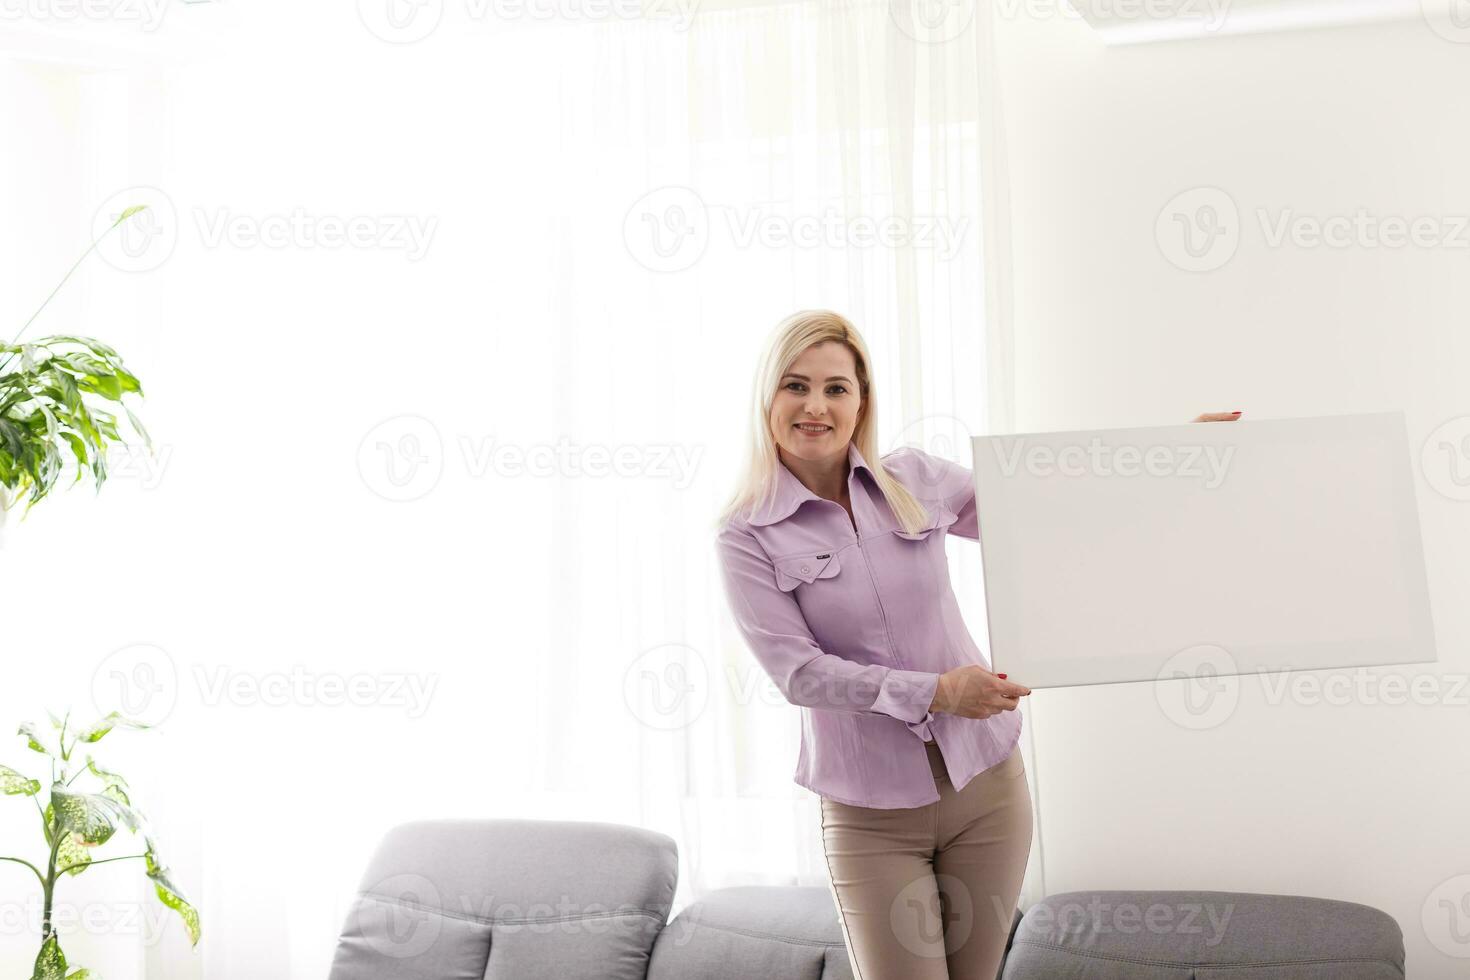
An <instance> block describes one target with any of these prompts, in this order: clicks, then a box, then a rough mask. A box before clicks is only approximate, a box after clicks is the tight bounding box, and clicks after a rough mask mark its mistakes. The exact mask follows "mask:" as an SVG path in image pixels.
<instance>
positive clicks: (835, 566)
mask: <svg viewBox="0 0 1470 980" xmlns="http://www.w3.org/2000/svg"><path fill="white" fill-rule="evenodd" d="M771 564H772V565H773V566H774V567H775V569H776V587H777V588H778V589H780V590H781V591H782V592H790V591H791V590H792V589H794V588H796V587H797V586H798V585H801V584H802V583H806V584H807V585H810V584H811V583H813V582H815V581H816V580H817V579H819V578H831V577H832V576H834V575H836V574H837V573H838V572H839V571H841V569H842V566H841V564H840V563H839V562H838V560H837V552H836V551H834V550H830V549H829V550H827V551H818V552H815V553H813V554H810V555H793V556H791V557H790V558H777V559H776V560H775V561H773V562H772V563H771Z"/></svg>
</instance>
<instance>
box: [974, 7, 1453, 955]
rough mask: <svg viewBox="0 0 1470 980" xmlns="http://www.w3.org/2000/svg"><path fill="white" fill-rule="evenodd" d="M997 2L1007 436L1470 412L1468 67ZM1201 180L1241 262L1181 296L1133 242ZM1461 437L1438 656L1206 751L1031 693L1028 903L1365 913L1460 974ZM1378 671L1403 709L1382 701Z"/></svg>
mask: <svg viewBox="0 0 1470 980" xmlns="http://www.w3.org/2000/svg"><path fill="white" fill-rule="evenodd" d="M1007 9H1010V10H1014V11H1015V14H1014V15H1013V16H1006V15H1002V16H1001V18H1000V22H999V26H998V31H997V42H998V45H999V53H1000V58H1001V60H1002V65H1001V71H1002V78H1003V85H1004V93H1003V104H1004V110H1005V114H1006V123H1007V125H1008V130H1009V160H1010V172H1011V179H1012V183H1013V187H1012V190H1013V199H1012V208H1013V210H1012V227H1013V234H1014V249H1015V259H1014V262H1015V265H1014V272H1015V296H1014V300H1015V323H1014V332H1015V348H1016V365H1015V369H1016V399H1017V401H1016V415H1015V420H1016V426H1015V428H1016V431H1018V432H1026V431H1038V430H1046V429H1064V428H1084V427H1105V426H1123V425H1149V424H1166V423H1175V422H1180V421H1185V420H1187V419H1190V418H1192V417H1194V416H1195V415H1196V414H1198V413H1199V412H1201V411H1216V410H1220V411H1230V410H1235V409H1239V410H1241V411H1243V412H1244V413H1245V415H1244V418H1245V419H1247V420H1249V419H1251V418H1272V417H1290V416H1303V415H1314V414H1324V415H1325V414H1337V413H1350V412H1360V411H1361V412H1369V411H1386V410H1396V409H1402V410H1403V411H1404V412H1405V414H1406V417H1407V420H1408V425H1409V432H1410V438H1411V441H1412V443H1413V447H1414V451H1415V452H1416V453H1417V452H1418V451H1419V449H1420V447H1421V446H1422V445H1423V444H1424V443H1425V441H1426V440H1427V439H1428V437H1429V436H1430V435H1431V433H1432V432H1434V430H1436V429H1437V428H1438V427H1439V426H1441V425H1442V424H1444V423H1447V422H1452V420H1455V419H1457V418H1460V417H1461V416H1466V415H1470V384H1467V383H1466V380H1467V369H1470V336H1467V323H1466V320H1467V312H1470V304H1467V299H1470V275H1467V273H1470V229H1467V228H1461V227H1459V223H1458V222H1455V221H1453V220H1450V219H1451V218H1452V217H1453V216H1464V215H1470V168H1467V166H1466V161H1467V160H1470V126H1467V125H1466V122H1467V119H1466V113H1465V110H1464V102H1463V99H1461V98H1460V97H1459V94H1460V93H1463V92H1465V91H1467V89H1470V46H1466V45H1457V44H1455V43H1451V42H1450V41H1449V40H1447V39H1446V37H1444V36H1441V35H1440V34H1439V33H1436V32H1435V31H1432V30H1431V29H1429V27H1428V26H1427V25H1426V24H1425V23H1424V22H1423V21H1420V20H1403V21H1399V22H1394V23H1388V24H1377V25H1365V26H1356V27H1342V28H1332V29H1322V30H1304V31H1294V32H1288V33H1278V34H1262V35H1250V36H1237V37H1227V38H1214V39H1207V40H1201V41H1185V42H1170V43H1166V44H1150V45H1136V46H1128V47H1117V48H1107V47H1105V46H1103V45H1102V44H1101V42H1100V41H1099V40H1098V38H1097V36H1096V35H1095V34H1094V33H1093V32H1092V31H1091V29H1089V28H1088V27H1087V26H1086V24H1084V23H1082V22H1081V21H1080V20H1078V19H1076V18H1074V17H1068V16H1060V15H1052V16H1047V9H1048V8H1046V6H1045V5H1032V6H1031V7H1030V8H1027V6H1026V5H1024V4H1010V5H1007ZM1202 186H1208V187H1214V188H1217V189H1218V190H1220V191H1224V192H1225V193H1226V194H1228V195H1229V197H1230V198H1231V199H1232V200H1233V202H1234V204H1235V205H1236V207H1237V208H1238V209H1239V213H1240V218H1241V221H1240V224H1239V244H1238V250H1237V251H1236V253H1235V254H1234V256H1233V257H1232V258H1230V259H1229V261H1228V262H1225V263H1224V264H1223V265H1221V266H1220V267H1219V268H1216V269H1213V270H1212V271H1202V272H1191V271H1184V270H1183V269H1181V268H1179V267H1177V266H1176V265H1175V264H1173V263H1172V262H1171V261H1170V259H1169V257H1168V255H1170V254H1172V255H1174V256H1176V257H1180V259H1181V261H1183V253H1182V252H1180V251H1179V244H1180V241H1179V240H1178V239H1177V238H1176V239H1170V238H1169V237H1168V236H1167V235H1166V236H1165V237H1164V238H1163V239H1162V240H1161V239H1160V238H1158V237H1156V231H1155V226H1156V219H1157V218H1158V217H1159V215H1160V212H1161V210H1163V209H1164V208H1165V206H1166V204H1168V203H1169V202H1170V200H1171V198H1174V196H1175V195H1176V194H1179V193H1180V192H1183V191H1186V190H1188V189H1191V188H1196V187H1202ZM1217 197H1218V195H1217ZM1186 203H1187V204H1188V205H1189V208H1190V209H1192V208H1193V206H1194V204H1195V203H1197V202H1186ZM1258 209H1264V211H1265V213H1266V217H1267V220H1268V222H1271V223H1274V222H1279V221H1280V220H1281V218H1282V215H1283V213H1285V212H1288V211H1289V212H1290V213H1291V214H1292V215H1294V216H1297V217H1299V216H1304V215H1305V216H1314V217H1316V218H1321V219H1326V218H1328V217H1330V216H1334V215H1344V216H1347V217H1348V218H1352V217H1353V216H1354V215H1355V214H1356V212H1357V211H1358V210H1359V209H1365V210H1366V211H1367V212H1368V213H1369V214H1370V215H1372V216H1374V217H1376V218H1378V219H1383V218H1388V217H1392V216H1399V217H1402V218H1406V219H1414V218H1419V217H1426V216H1427V217H1430V218H1434V219H1436V221H1437V222H1438V224H1439V225H1440V226H1441V227H1442V229H1443V232H1444V233H1446V234H1451V235H1454V236H1456V240H1457V247H1444V246H1442V245H1441V246H1435V247H1415V246H1412V245H1410V246H1407V247H1402V248H1396V249H1389V248H1384V247H1373V246H1372V245H1370V244H1368V243H1367V242H1366V241H1361V242H1359V241H1355V242H1354V243H1353V244H1351V245H1349V246H1347V247H1326V246H1317V247H1303V246H1300V245H1296V244H1292V243H1290V242H1288V243H1286V244H1283V245H1279V246H1275V247H1273V246H1272V245H1270V244H1269V243H1268V238H1267V235H1266V234H1265V233H1264V232H1263V229H1262V226H1261V221H1260V216H1259V213H1258ZM1189 213H1191V214H1192V213H1193V212H1192V210H1190V211H1189ZM1166 228H1173V225H1172V224H1168V223H1167V222H1166ZM1222 241H1228V240H1222ZM1161 242H1162V244H1161ZM1222 247H1223V245H1222ZM1225 254H1226V253H1225V252H1220V253H1217V254H1216V255H1215V256H1214V257H1213V261H1212V262H1210V263H1208V264H1218V263H1219V260H1220V259H1221V258H1223V257H1224V255H1225ZM1461 436H1462V432H1461V431H1459V430H1455V429H1453V428H1451V429H1449V430H1445V431H1443V432H1441V433H1439V434H1437V435H1436V436H1435V439H1434V444H1433V445H1431V446H1430V457H1429V458H1430V461H1431V464H1432V465H1430V466H1429V467H1427V468H1422V467H1418V465H1417V464H1418V461H1417V460H1416V469H1418V471H1419V476H1418V492H1419V505H1420V513H1421V519H1422V523H1423V532H1424V538H1425V549H1426V560H1427V565H1428V571H1429V577H1430V585H1431V592H1432V595H1431V600H1432V604H1433V612H1434V618H1435V625H1436V630H1437V635H1438V643H1439V649H1440V658H1441V659H1440V663H1438V664H1435V665H1422V666H1414V667H1401V668H1385V669H1371V670H1366V671H1361V672H1353V671H1315V672H1311V673H1310V674H1305V675H1301V676H1300V677H1299V678H1298V679H1297V681H1296V682H1297V683H1302V682H1303V681H1305V682H1307V683H1312V682H1315V681H1323V680H1327V679H1328V678H1330V677H1333V676H1339V675H1340V676H1339V680H1338V681H1336V682H1335V683H1339V684H1342V683H1344V682H1346V681H1351V682H1353V684H1354V685H1357V684H1361V685H1362V689H1363V690H1364V691H1365V692H1366V693H1364V694H1357V693H1354V691H1355V690H1356V688H1354V687H1349V688H1347V691H1348V696H1347V697H1346V698H1340V699H1339V698H1333V699H1328V698H1326V697H1320V698H1316V699H1314V698H1313V697H1311V696H1310V694H1308V695H1306V696H1303V695H1293V694H1292V693H1291V690H1292V689H1291V688H1287V691H1286V693H1285V694H1284V695H1280V696H1278V688H1277V687H1276V685H1274V684H1268V683H1266V682H1265V681H1264V680H1263V679H1262V678H1254V677H1253V678H1242V679H1240V680H1239V681H1238V697H1239V701H1238V704H1237V705H1236V707H1235V709H1234V710H1233V712H1230V713H1228V716H1226V717H1225V718H1224V720H1222V721H1221V723H1219V724H1217V725H1214V726H1213V727H1209V728H1205V729H1203V730H1190V729H1188V728H1186V727H1183V726H1182V725H1180V724H1176V723H1175V722H1174V721H1171V718H1170V714H1169V712H1167V711H1166V710H1165V709H1163V708H1162V707H1161V705H1160V702H1159V700H1158V699H1157V697H1156V689H1155V685H1153V684H1148V683H1145V684H1125V685H1109V686H1102V687H1090V688H1081V689H1076V690H1047V691H1038V692H1037V693H1036V694H1034V695H1033V696H1032V698H1031V701H1032V720H1033V722H1034V726H1035V727H1034V732H1035V735H1036V738H1037V752H1038V760H1039V765H1038V769H1039V771H1038V773H1037V778H1038V781H1039V790H1040V796H1041V799H1040V803H1041V808H1042V811H1043V817H1042V820H1043V835H1044V836H1043V842H1044V847H1045V864H1046V884H1047V888H1048V891H1049V892H1052V893H1055V892H1059V891H1067V890H1073V889H1086V888H1132V887H1157V888H1217V889H1229V890H1245V891H1258V892H1274V893H1284V894H1301V895H1315V896H1322V897H1330V898H1336V899H1343V900H1348V901H1355V902H1362V903H1366V904H1370V905H1373V906H1376V907H1378V908H1381V909H1384V910H1385V911H1387V912H1389V913H1390V914H1391V915H1393V916H1394V918H1395V919H1396V920H1397V921H1398V923H1399V925H1400V926H1401V928H1402V929H1403V932H1404V938H1405V945H1406V948H1407V954H1408V965H1409V976H1410V977H1413V978H1416V980H1417V978H1431V977H1451V976H1463V975H1464V971H1465V970H1466V969H1467V961H1466V959H1465V957H1470V853H1467V850H1466V848H1465V846H1464V845H1465V840H1466V827H1467V825H1470V819H1467V818H1470V753H1467V752H1466V747H1467V745H1470V710H1467V704H1466V702H1467V699H1470V690H1467V689H1466V688H1465V687H1463V686H1462V685H1463V684H1464V681H1465V675H1466V673H1467V671H1470V654H1467V634H1470V622H1467V611H1466V604H1465V603H1464V602H1463V601H1462V600H1463V596H1464V595H1465V593H1466V587H1467V585H1470V558H1467V551H1470V549H1467V547H1466V545H1467V544H1470V502H1465V501H1460V500H1456V499H1452V495H1453V494H1454V493H1455V492H1456V490H1457V484H1456V482H1455V480H1456V477H1459V478H1460V479H1461V480H1463V479H1464V474H1467V473H1470V461H1467V460H1466V459H1465V456H1466V451H1467V450H1470V442H1464V443H1458V445H1457V447H1456V448H1457V450H1458V455H1456V456H1455V458H1454V459H1451V458H1450V456H1449V455H1448V451H1449V447H1447V446H1441V445H1439V444H1440V442H1441V441H1442V440H1441V437H1447V439H1446V441H1447V442H1449V443H1456V442H1457V440H1459V439H1460V438H1461ZM1456 464H1458V466H1459V467H1461V468H1460V469H1454V468H1453V467H1454V466H1455V465H1456ZM1441 491H1444V492H1441ZM1200 587H1201V588H1209V587H1210V583H1208V582H1202V583H1201V584H1200ZM1359 675H1361V677H1359ZM1395 675H1396V676H1400V677H1403V678H1405V679H1406V680H1407V681H1409V682H1413V681H1414V679H1415V678H1419V677H1421V676H1422V677H1423V678H1424V679H1423V680H1420V681H1419V682H1418V683H1419V684H1421V685H1423V687H1421V688H1420V689H1419V690H1421V691H1427V697H1425V698H1423V700H1424V701H1426V702H1427V703H1422V704H1420V703H1415V698H1413V697H1409V698H1407V699H1406V700H1407V701H1408V703H1402V704H1397V705H1395V704H1390V703H1387V702H1389V701H1390V700H1392V698H1391V695H1392V693H1393V692H1392V691H1391V690H1390V689H1388V688H1385V687H1380V686H1378V685H1380V684H1381V682H1382V679H1383V678H1385V677H1389V676H1395ZM1017 679H1018V680H1021V681H1022V682H1023V683H1024V680H1025V679H1024V678H1017ZM1457 876H1466V877H1463V878H1458V879H1457ZM1456 930H1458V931H1456Z"/></svg>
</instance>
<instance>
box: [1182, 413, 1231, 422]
mask: <svg viewBox="0 0 1470 980" xmlns="http://www.w3.org/2000/svg"><path fill="white" fill-rule="evenodd" d="M1239 420H1240V413H1239V412H1205V413H1204V414H1203V415H1201V416H1200V417H1199V418H1197V419H1190V421H1191V422H1237V421H1239Z"/></svg>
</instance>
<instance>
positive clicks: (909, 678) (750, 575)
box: [716, 527, 939, 734]
mask: <svg viewBox="0 0 1470 980" xmlns="http://www.w3.org/2000/svg"><path fill="white" fill-rule="evenodd" d="M716 549H717V551H718V553H719V558H720V566H721V572H722V576H723V578H724V584H725V594H726V597H727V598H728V600H729V604H730V612H731V614H732V616H733V617H734V619H735V624H736V626H737V627H738V628H739V630H740V633H741V635H742V636H744V637H745V642H746V644H747V645H748V646H749V647H750V650H751V653H753V654H754V655H755V659H756V660H757V661H758V662H759V663H760V665H761V667H762V668H763V669H764V670H765V672H766V673H767V674H768V675H769V676H770V678H771V680H772V681H774V682H775V685H776V688H777V689H778V690H779V691H780V692H781V695H782V696H783V697H784V698H786V700H787V701H788V702H790V703H791V704H795V705H800V706H802V707H806V708H816V709H821V710H827V711H853V712H873V713H877V714H884V715H889V716H890V717H893V718H897V719H898V720H899V721H902V722H905V723H906V724H907V725H908V727H909V730H910V731H913V732H914V733H915V734H922V732H923V731H926V730H927V729H926V728H925V726H926V725H927V724H928V722H930V721H932V720H933V717H934V715H933V712H931V711H930V710H929V705H930V704H931V703H932V702H933V701H934V691H935V688H936V687H937V686H938V684H939V674H937V673H932V672H929V671H922V670H900V669H898V668H894V667H885V666H884V665H882V664H859V663H855V662H854V661H851V660H847V659H845V658H843V657H841V656H838V655H836V654H833V653H828V652H825V651H824V650H822V648H821V647H819V646H818V645H817V641H816V638H815V637H813V636H812V633H811V629H810V628H809V627H808V626H807V622H806V617H805V616H804V615H802V612H801V606H800V605H798V604H797V601H796V598H795V596H793V595H792V594H791V593H789V592H783V591H782V590H781V589H779V588H778V587H777V586H776V572H775V569H774V568H773V567H772V565H771V560H770V558H769V557H768V556H767V555H766V553H765V549H763V548H762V547H761V546H760V543H759V542H757V541H756V540H755V538H754V537H753V536H752V535H751V534H750V533H749V532H748V531H744V530H741V529H739V528H734V527H726V528H725V529H723V530H722V531H721V532H720V533H719V535H718V537H717V539H716Z"/></svg>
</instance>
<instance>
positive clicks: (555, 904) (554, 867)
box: [330, 820, 678, 980]
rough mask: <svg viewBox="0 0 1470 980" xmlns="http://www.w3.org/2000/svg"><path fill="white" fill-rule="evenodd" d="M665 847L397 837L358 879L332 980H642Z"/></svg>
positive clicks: (436, 829) (566, 826) (477, 829)
mask: <svg viewBox="0 0 1470 980" xmlns="http://www.w3.org/2000/svg"><path fill="white" fill-rule="evenodd" d="M677 874H678V859H677V853H676V849H675V845H674V841H673V839H672V838H670V837H668V836H667V835H664V834H660V833H657V832H654V831H650V830H643V829H641V828H637V827H627V826H622V825H619V824H611V823H594V822H582V821H554V820H441V821H428V822H423V823H413V824H406V825H404V826H401V827H397V828H395V829H394V830H392V831H391V832H389V834H388V835H387V837H386V838H385V839H384V840H383V842H382V844H381V845H379V847H378V851H377V854H376V855H375V856H374V857H373V859H372V861H371V863H370V864H369V866H368V870H367V873H366V874H365V875H364V876H363V879H362V885H361V887H360V889H359V895H358V897H357V899H356V901H355V902H354V904H353V906H352V908H351V910H350V911H349V913H348V916H347V923H346V925H345V927H344V928H343V930H342V935H341V938H340V939H339V940H338V944H337V952H336V956H335V957H334V959H333V961H332V970H331V974H330V980H584V978H585V980H645V976H646V974H647V971H648V962H649V956H650V953H651V951H652V949H653V943H654V940H655V939H656V938H657V936H658V933H659V931H660V930H661V929H662V928H663V926H664V923H665V922H666V921H667V919H668V913H669V909H670V908H671V907H672V904H673V896H674V886H675V884H676V880H677Z"/></svg>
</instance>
